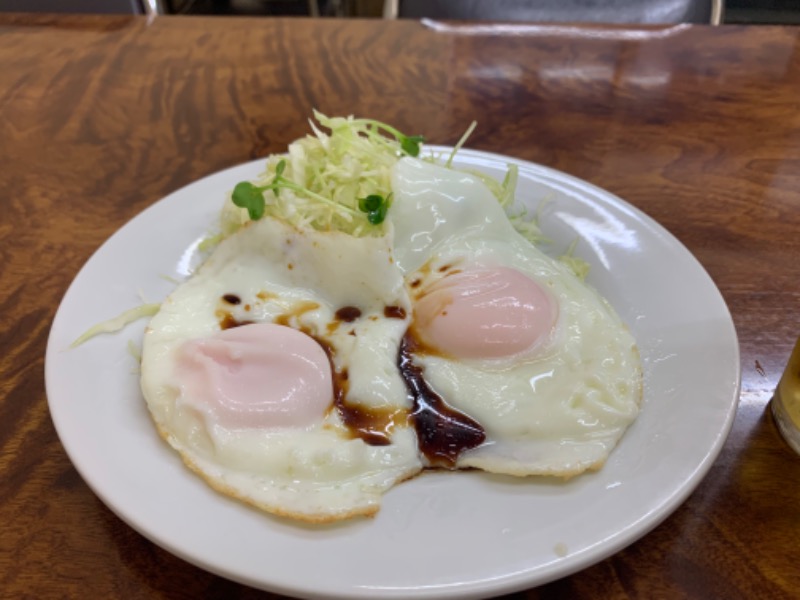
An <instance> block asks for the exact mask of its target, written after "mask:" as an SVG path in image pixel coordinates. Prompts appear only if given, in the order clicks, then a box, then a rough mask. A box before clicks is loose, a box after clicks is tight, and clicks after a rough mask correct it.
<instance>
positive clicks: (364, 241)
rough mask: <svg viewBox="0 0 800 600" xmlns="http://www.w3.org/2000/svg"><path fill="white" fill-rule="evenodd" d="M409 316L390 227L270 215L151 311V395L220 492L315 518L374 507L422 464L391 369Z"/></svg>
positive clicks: (178, 444)
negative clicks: (312, 224)
mask: <svg viewBox="0 0 800 600" xmlns="http://www.w3.org/2000/svg"><path fill="white" fill-rule="evenodd" d="M410 314H411V307H410V304H409V298H408V294H407V292H406V290H405V287H404V282H403V278H402V275H401V273H400V271H399V270H398V269H397V268H396V267H395V266H394V264H393V261H392V250H391V241H390V238H389V237H388V236H384V237H369V238H355V237H352V236H350V235H346V234H343V233H338V232H317V231H300V230H298V229H296V228H294V227H292V226H289V225H287V224H285V223H283V222H281V221H279V220H276V219H273V218H264V219H261V220H260V221H256V222H252V223H250V224H249V225H248V226H246V227H244V228H243V229H242V230H240V231H239V232H237V233H236V234H234V235H232V236H231V237H229V238H227V239H226V240H224V241H223V242H221V244H220V245H219V246H218V247H217V249H216V250H215V251H214V252H213V254H212V255H211V256H210V257H209V258H208V259H207V260H206V261H205V262H204V263H203V265H202V266H201V267H200V269H199V270H198V271H197V272H196V273H195V274H194V275H193V276H192V278H191V279H189V280H188V281H186V282H185V283H183V284H182V285H180V286H179V287H178V288H177V289H176V290H175V291H174V292H173V293H172V294H171V295H170V296H169V297H168V298H167V300H166V301H165V302H164V304H163V306H162V308H161V310H160V312H159V313H158V314H157V315H156V316H155V317H154V318H153V319H152V321H151V323H150V324H149V326H148V328H147V330H146V333H145V337H144V344H143V353H142V378H141V387H142V391H143V395H144V397H145V399H146V402H147V406H148V408H149V410H150V412H151V415H152V417H153V419H154V421H155V423H156V425H157V427H158V430H159V432H160V433H161V435H162V437H163V438H164V439H165V440H166V441H167V442H168V443H169V444H170V445H171V446H172V447H173V448H174V449H175V450H177V451H178V452H179V453H180V455H181V456H182V458H183V460H184V462H185V463H186V464H187V465H188V466H189V467H190V468H191V469H193V470H194V471H196V472H197V473H198V474H200V475H201V476H202V477H203V478H204V479H205V480H206V481H207V482H208V483H209V484H210V485H211V486H212V487H214V488H216V489H217V490H219V491H221V492H223V493H225V494H228V495H230V496H234V497H236V498H238V499H240V500H243V501H245V502H247V503H249V504H252V505H254V506H256V507H258V508H260V509H263V510H265V511H268V512H271V513H275V514H278V515H284V516H289V517H293V518H297V519H301V520H305V521H310V522H325V521H333V520H338V519H343V518H347V517H351V516H354V515H371V514H374V513H375V512H376V511H377V510H378V507H379V505H380V501H381V496H382V494H383V493H384V492H385V491H386V490H387V489H389V488H390V487H392V486H393V485H394V484H395V483H397V482H398V481H401V480H403V479H406V478H408V477H411V476H413V475H414V474H416V473H418V472H419V471H420V469H421V468H422V462H421V459H420V457H419V454H418V451H417V441H416V435H415V432H414V430H413V428H412V427H411V426H410V425H409V423H408V413H409V411H410V400H409V397H408V395H407V392H406V389H405V384H404V382H403V380H402V378H401V377H400V374H399V372H398V370H397V366H396V359H397V352H398V347H399V343H400V340H401V338H402V336H403V334H404V332H405V331H406V329H407V328H408V323H409V320H410Z"/></svg>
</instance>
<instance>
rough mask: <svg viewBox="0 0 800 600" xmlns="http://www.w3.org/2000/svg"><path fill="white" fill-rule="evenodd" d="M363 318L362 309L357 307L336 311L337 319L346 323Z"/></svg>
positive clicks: (346, 307)
mask: <svg viewBox="0 0 800 600" xmlns="http://www.w3.org/2000/svg"><path fill="white" fill-rule="evenodd" d="M360 316H361V309H360V308H358V307H356V306H343V307H342V308H340V309H339V310H337V311H336V318H337V319H339V320H340V321H344V322H345V323H352V322H353V321H355V320H356V319H357V318H358V317H360Z"/></svg>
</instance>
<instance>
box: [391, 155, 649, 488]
mask: <svg viewBox="0 0 800 600" xmlns="http://www.w3.org/2000/svg"><path fill="white" fill-rule="evenodd" d="M392 185H393V191H394V203H393V205H392V210H391V211H390V219H391V221H392V224H393V225H394V253H395V261H396V265H397V267H398V269H399V270H400V271H401V272H402V273H403V276H404V279H405V282H406V286H407V290H408V292H409V296H410V298H411V301H412V305H413V320H412V323H411V325H410V329H409V333H408V336H407V339H406V341H405V344H404V346H403V361H402V362H403V364H404V365H405V368H406V374H408V373H412V374H413V376H414V379H415V381H414V382H412V385H410V386H409V387H408V389H409V393H410V394H411V395H412V397H413V398H415V402H416V403H417V404H418V405H419V406H417V409H416V413H415V414H420V413H422V412H424V411H425V410H427V409H426V408H425V407H424V406H425V405H427V404H429V403H430V400H429V398H430V397H434V398H436V399H437V402H438V403H439V404H443V405H445V406H447V407H449V408H451V409H453V410H455V411H458V413H460V414H461V415H462V417H461V420H462V422H464V423H465V425H464V426H463V427H456V434H455V436H454V439H455V440H456V441H454V442H453V444H451V448H450V449H449V454H448V453H447V452H444V453H442V452H441V451H436V450H434V452H428V453H426V452H425V451H424V449H423V454H424V455H426V458H427V461H428V463H432V464H439V465H442V466H450V467H451V468H466V467H475V468H479V469H483V470H486V471H490V472H493V473H503V474H509V475H518V476H524V475H559V476H565V477H568V476H574V475H577V474H578V473H581V472H583V471H585V470H587V469H597V468H599V467H601V466H602V465H603V464H604V462H605V460H606V458H607V457H608V455H609V453H610V452H611V450H612V449H613V448H614V446H615V445H616V444H617V442H618V440H619V439H620V437H621V436H622V435H623V433H624V432H625V430H626V428H627V427H628V426H629V425H630V424H631V422H632V421H633V420H634V419H635V418H636V416H637V413H638V409H639V402H640V398H641V366H640V360H639V356H638V351H637V348H636V344H635V341H634V339H633V337H632V335H631V334H630V332H629V330H628V329H627V328H626V327H625V325H624V324H623V323H622V322H621V320H620V318H619V317H618V316H617V314H616V313H615V312H614V310H613V309H612V308H611V306H610V305H609V304H608V303H607V302H606V301H605V300H604V299H603V298H602V297H601V296H600V295H599V294H598V293H597V292H596V291H594V290H593V289H592V288H590V287H589V286H588V285H586V284H585V283H584V282H583V281H581V280H579V279H578V278H577V277H575V275H574V274H573V273H572V272H571V271H570V270H569V269H568V268H567V267H566V266H565V265H563V264H561V263H560V262H558V261H556V260H554V259H552V258H550V257H548V256H546V255H545V254H543V253H542V252H541V251H539V250H538V249H537V248H535V247H534V246H532V245H531V244H530V243H529V242H528V241H527V240H525V239H524V238H522V237H521V236H520V235H519V234H518V233H517V232H516V231H515V230H514V228H513V226H512V225H511V223H510V222H509V220H508V218H507V217H506V215H505V213H504V211H503V209H502V208H501V207H500V205H499V204H498V203H497V200H496V199H495V198H494V196H493V195H492V194H491V192H490V191H489V189H488V188H487V187H486V186H485V185H484V184H483V182H482V181H481V180H480V179H479V178H477V177H475V176H473V175H469V174H465V173H461V172H458V171H454V170H451V169H447V168H443V167H440V166H436V165H434V164H431V163H429V162H425V161H421V160H417V159H411V158H404V159H402V160H401V161H400V162H399V163H398V164H397V166H396V167H395V171H394V174H393V181H392ZM407 379H408V378H407ZM422 382H424V386H427V389H424V386H423V385H422ZM476 430H482V432H483V435H479V433H476ZM459 432H461V433H463V434H464V438H463V439H461V438H459V435H461V433H459ZM418 433H419V427H418ZM456 438H458V439H456ZM421 447H422V446H421Z"/></svg>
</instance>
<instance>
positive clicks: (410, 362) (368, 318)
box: [46, 115, 740, 598]
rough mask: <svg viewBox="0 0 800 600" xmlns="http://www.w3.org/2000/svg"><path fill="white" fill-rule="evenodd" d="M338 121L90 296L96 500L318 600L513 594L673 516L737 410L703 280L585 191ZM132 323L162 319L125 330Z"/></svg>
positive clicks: (176, 223) (67, 428) (731, 368)
mask: <svg viewBox="0 0 800 600" xmlns="http://www.w3.org/2000/svg"><path fill="white" fill-rule="evenodd" d="M317 116H318V120H319V122H320V123H321V124H322V125H323V126H324V127H327V128H329V129H330V133H327V132H325V131H323V130H322V129H320V128H318V127H317V126H315V125H313V124H312V129H313V135H311V136H308V138H307V139H305V140H304V141H302V142H300V141H299V142H295V143H294V144H293V145H291V146H290V147H289V149H288V152H287V153H285V154H282V155H276V156H271V157H269V158H268V159H266V168H265V160H259V161H254V162H251V163H247V164H244V165H240V166H237V167H233V168H231V169H227V170H225V171H222V172H219V173H216V174H213V175H210V176H208V177H206V178H205V179H202V180H200V181H197V182H195V183H192V184H190V185H188V186H186V187H185V188H182V189H181V190H178V191H177V192H174V193H173V194H171V195H169V196H167V197H166V198H164V199H163V200H161V201H159V202H157V203H155V204H154V205H152V206H151V207H150V208H148V209H147V210H145V211H144V212H142V213H141V214H139V215H138V216H136V217H135V218H134V219H133V220H131V221H130V222H129V223H128V224H126V225H125V226H124V227H122V228H121V229H120V230H119V231H117V233H115V234H114V235H113V236H112V237H111V238H110V239H109V240H108V241H106V242H105V243H104V244H103V246H101V248H100V249H99V250H98V251H97V252H96V253H95V254H94V256H93V257H92V258H91V259H90V260H89V261H88V262H87V264H86V265H85V266H84V267H83V269H82V270H81V271H80V273H79V274H78V275H77V277H76V278H75V280H74V282H73V283H72V285H71V286H70V288H69V290H68V291H67V293H66V295H65V297H64V299H63V301H62V304H61V306H60V308H59V310H58V313H57V315H56V317H55V320H54V322H53V326H52V330H51V334H50V338H49V341H48V348H47V357H46V384H47V394H48V402H49V406H50V411H51V415H52V417H53V421H54V423H55V426H56V429H57V431H58V434H59V437H60V439H61V441H62V443H63V445H64V447H65V449H66V451H67V453H68V455H69V457H70V459H71V460H72V462H73V463H74V465H75V467H76V468H77V469H78V471H79V472H80V473H81V475H82V477H83V478H84V479H85V481H86V482H87V484H88V485H89V486H90V487H91V488H92V489H93V491H94V492H95V493H96V494H97V495H98V497H100V499H101V500H102V501H103V502H104V503H105V504H106V505H107V506H108V507H109V508H110V509H111V510H113V511H114V512H115V513H116V514H117V515H118V516H119V517H120V518H121V519H123V520H124V521H125V522H126V523H128V524H129V525H130V526H131V527H133V528H134V529H136V530H137V531H139V532H140V533H142V534H143V535H145V536H146V537H148V538H149V539H150V540H152V541H153V542H154V543H156V544H158V545H160V546H161V547H163V548H165V549H167V550H168V551H170V552H172V553H174V554H175V555H177V556H179V557H181V558H183V559H185V560H187V561H189V562H191V563H193V564H195V565H197V566H199V567H201V568H204V569H206V570H209V571H211V572H213V573H216V574H218V575H221V576H223V577H226V578H229V579H232V580H235V581H238V582H241V583H244V584H247V585H250V586H253V587H256V588H260V589H264V590H268V591H271V592H274V593H280V594H286V595H290V596H296V597H305V598H400V597H409V596H413V597H415V598H483V597H489V596H493V595H498V594H502V593H511V592H514V591H518V590H521V589H527V588H530V587H533V586H536V585H540V584H543V583H546V582H548V581H552V580H554V579H557V578H560V577H563V576H566V575H569V574H571V573H574V572H576V571H578V570H580V569H583V568H585V567H587V566H590V565H592V564H594V563H596V562H598V561H600V560H602V559H604V558H606V557H608V556H610V555H611V554H613V553H615V552H617V551H619V550H621V549H622V548H624V547H625V546H627V545H629V544H631V543H633V542H634V541H635V540H637V539H638V538H640V537H641V536H643V535H645V534H647V533H648V532H649V531H650V530H652V529H653V528H654V527H655V526H657V525H658V524H659V523H660V522H661V521H663V520H664V519H665V518H666V517H667V516H669V514H671V512H672V511H674V510H675V509H676V508H677V507H678V506H679V505H680V504H681V503H682V502H683V501H684V500H685V499H686V498H687V497H688V496H689V494H690V493H691V492H692V491H693V490H694V488H695V487H696V486H697V485H698V484H699V483H700V481H701V480H702V478H703V477H704V475H705V474H706V473H707V472H708V470H709V468H710V467H711V464H712V463H713V461H714V459H715V458H716V456H717V455H718V453H719V451H720V449H721V447H722V444H723V443H724V441H725V438H726V437H727V434H728V432H729V430H730V427H731V425H732V421H733V417H734V414H735V410H736V404H737V400H738V393H739V381H740V372H739V354H738V342H737V338H736V332H735V329H734V326H733V323H732V320H731V317H730V314H729V312H728V310H727V307H726V306H725V303H724V301H723V299H722V297H721V295H720V293H719V291H718V290H717V288H716V286H715V285H714V283H713V281H712V280H711V278H710V277H709V276H708V274H707V273H706V272H705V271H704V269H703V268H702V266H701V265H700V264H699V263H698V262H697V261H696V259H695V258H694V257H693V256H692V255H691V254H690V253H689V252H688V251H687V250H686V249H685V248H684V247H683V246H682V245H681V244H680V243H679V242H678V241H677V240H676V239H675V238H674V237H673V236H672V235H671V234H670V233H669V232H667V231H666V230H665V229H664V228H663V227H661V226H660V225H658V224H657V223H656V222H654V221H653V220H652V219H651V218H649V217H648V216H647V215H645V214H644V213H642V212H641V211H639V210H638V209H636V208H635V207H633V206H632V205H630V204H628V203H626V202H625V201H623V200H621V199H619V198H617V197H615V196H613V195H611V194H609V193H608V192H605V191H604V190H601V189H599V188H597V187H595V186H593V185H591V184H589V183H586V182H584V181H581V180H579V179H576V178H574V177H571V176H569V175H566V174H564V173H561V172H558V171H555V170H553V169H550V168H547V167H543V166H540V165H535V164H532V163H529V162H525V161H522V160H518V159H515V158H512V157H507V156H501V155H497V154H491V153H487V152H481V151H476V150H470V149H464V148H460V147H459V146H460V144H459V146H457V148H456V149H454V148H447V147H441V146H422V147H421V148H420V147H419V144H420V138H406V137H405V136H402V134H400V133H399V132H397V131H396V130H394V129H392V128H390V127H388V126H383V125H382V124H378V123H376V122H373V121H358V120H353V119H352V118H349V119H332V120H331V119H327V118H326V117H323V116H320V115H317ZM387 132H388V135H387ZM374 148H377V150H374ZM358 160H361V162H358ZM136 306H140V307H141V306H144V307H147V308H146V310H142V311H140V313H139V314H137V311H136V308H135V307H136ZM120 314H122V315H125V314H127V315H131V314H133V315H134V316H138V317H144V318H138V319H135V318H128V319H123V321H122V322H119V320H118V321H117V325H118V326H116V327H106V326H103V324H101V326H99V327H98V320H100V319H109V320H112V321H111V322H113V319H114V317H116V316H117V315H120ZM121 325H124V327H121ZM93 328H95V329H96V331H94V330H93ZM111 329H114V330H115V331H113V332H112V333H111V334H102V335H95V333H101V332H107V331H108V330H111ZM87 330H89V331H92V332H93V333H92V334H91V335H88V336H87V335H82V334H85V332H86V331H87ZM76 340H79V341H80V342H81V343H80V344H75V341H76Z"/></svg>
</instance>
